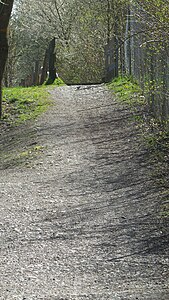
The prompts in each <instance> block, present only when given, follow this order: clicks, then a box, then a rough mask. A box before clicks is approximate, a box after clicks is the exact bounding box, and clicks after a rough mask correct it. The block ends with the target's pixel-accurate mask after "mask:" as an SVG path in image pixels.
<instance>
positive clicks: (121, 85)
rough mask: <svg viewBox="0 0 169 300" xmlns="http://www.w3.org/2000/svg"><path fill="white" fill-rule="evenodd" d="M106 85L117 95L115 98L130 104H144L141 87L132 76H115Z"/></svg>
mask: <svg viewBox="0 0 169 300" xmlns="http://www.w3.org/2000/svg"><path fill="white" fill-rule="evenodd" d="M108 87H109V88H110V89H111V90H113V91H114V93H115V94H116V95H117V99H120V101H123V102H125V103H126V104H129V105H131V106H134V105H143V104H145V98H144V96H142V91H141V88H140V87H139V85H138V83H137V81H136V80H134V79H133V78H132V77H127V76H126V77H118V78H115V79H114V80H113V81H112V82H111V83H109V84H108Z"/></svg>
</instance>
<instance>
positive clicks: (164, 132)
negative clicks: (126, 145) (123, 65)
mask: <svg viewBox="0 0 169 300" xmlns="http://www.w3.org/2000/svg"><path fill="white" fill-rule="evenodd" d="M108 87H109V88H110V89H111V90H112V91H113V92H114V94H115V95H116V99H117V100H119V101H120V102H121V103H125V104H127V105H128V106H129V107H130V109H132V112H133V118H134V120H135V121H136V124H137V127H139V129H140V131H141V132H142V138H143V142H144V144H145V145H146V148H147V149H148V153H149V159H150V163H152V165H153V166H154V171H153V174H152V176H153V177H154V180H156V181H157V182H158V184H160V185H161V186H162V187H163V192H162V195H161V196H162V199H163V201H162V204H161V212H160V214H161V216H162V217H163V218H168V217H169V188H168V173H169V172H168V171H169V130H168V126H167V125H168V124H167V122H165V123H164V122H160V121H159V120H156V119H155V118H153V117H152V116H151V114H150V113H147V103H146V99H145V97H144V96H143V94H142V90H141V88H140V87H139V85H138V83H137V81H136V80H134V79H133V78H132V77H118V78H116V79H114V80H113V81H112V82H110V83H109V84H108ZM138 107H143V110H141V114H140V113H138V109H137V108H138ZM144 108H146V109H144ZM145 111H146V113H145Z"/></svg>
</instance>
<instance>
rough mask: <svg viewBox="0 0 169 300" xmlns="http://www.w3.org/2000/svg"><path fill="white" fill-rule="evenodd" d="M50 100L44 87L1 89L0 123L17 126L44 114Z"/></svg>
mask: <svg viewBox="0 0 169 300" xmlns="http://www.w3.org/2000/svg"><path fill="white" fill-rule="evenodd" d="M50 104H51V100H50V97H49V92H48V91H47V88H46V87H44V86H43V87H37V86H35V87H29V88H23V87H15V88H4V89H3V101H2V119H1V121H0V123H1V124H2V123H3V124H4V123H6V124H11V125H19V124H21V123H23V122H25V121H26V120H29V119H35V118H36V117H37V116H38V115H40V114H41V113H43V112H45V111H46V110H47V108H48V107H49V105H50Z"/></svg>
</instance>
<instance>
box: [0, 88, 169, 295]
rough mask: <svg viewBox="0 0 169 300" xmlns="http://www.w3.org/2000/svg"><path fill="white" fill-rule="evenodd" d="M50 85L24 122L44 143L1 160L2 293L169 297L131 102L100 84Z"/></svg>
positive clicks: (162, 238) (163, 248)
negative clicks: (37, 151)
mask: <svg viewBox="0 0 169 300" xmlns="http://www.w3.org/2000/svg"><path fill="white" fill-rule="evenodd" d="M51 93H52V97H53V98H54V106H53V107H52V108H51V109H50V110H49V111H48V112H47V113H46V114H45V115H43V117H41V119H39V120H38V121H37V122H36V124H35V127H31V129H30V132H32V136H33V137H32V141H31V140H30V141H29V142H30V143H31V142H32V144H33V143H34V142H36V143H37V144H38V145H42V146H43V147H44V150H43V153H42V154H41V155H39V156H37V157H36V159H33V160H32V161H31V163H30V165H29V164H28V165H26V164H25V165H22V166H20V167H19V166H17V165H16V166H15V167H9V166H8V168H6V169H1V170H0V198H1V201H0V299H3V300H13V299H16V300H35V299H38V300H40V299H44V300H76V299H78V300H79V299H81V300H82V299H83V300H84V299H91V300H95V299H97V300H119V299H121V300H122V299H123V300H128V299H139V300H141V299H144V300H145V299H148V300H150V299H152V300H167V299H169V289H168V278H169V276H168V267H169V259H168V249H167V245H168V243H167V242H168V240H167V236H166V232H165V231H163V229H162V227H161V225H160V222H159V220H158V218H157V217H156V215H157V213H156V212H157V209H158V201H159V193H160V190H159V188H157V187H156V186H155V184H154V182H153V179H152V178H151V176H150V171H151V168H150V167H149V165H148V164H147V162H146V160H145V153H144V151H143V150H142V149H141V148H140V145H139V133H138V131H137V130H136V129H135V127H134V125H133V124H132V121H131V116H132V114H131V112H130V111H129V110H128V109H127V108H126V107H124V106H122V105H120V104H118V103H116V101H115V100H114V99H113V97H112V95H111V93H110V92H109V91H107V90H106V88H105V87H104V86H103V85H97V86H94V85H93V86H81V87H80V88H78V87H77V86H73V87H62V88H57V89H55V90H53V91H52V92H51ZM26 132H27V131H25V135H26ZM35 139H36V140H35ZM11 140H12V138H11ZM21 143H22V141H21Z"/></svg>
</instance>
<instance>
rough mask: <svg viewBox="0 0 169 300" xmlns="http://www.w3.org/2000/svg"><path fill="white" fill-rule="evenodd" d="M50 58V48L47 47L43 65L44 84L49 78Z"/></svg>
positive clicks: (42, 79)
mask: <svg viewBox="0 0 169 300" xmlns="http://www.w3.org/2000/svg"><path fill="white" fill-rule="evenodd" d="M48 58H49V49H46V52H45V57H44V61H43V67H42V70H41V78H40V85H42V84H43V83H44V82H45V80H46V78H47V71H48V60H49V59H48Z"/></svg>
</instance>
